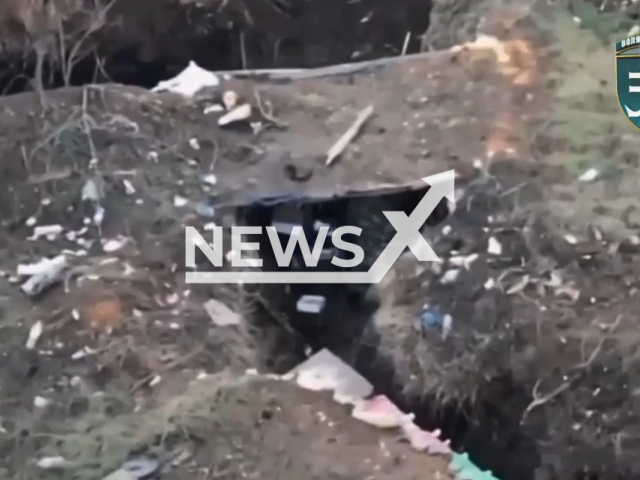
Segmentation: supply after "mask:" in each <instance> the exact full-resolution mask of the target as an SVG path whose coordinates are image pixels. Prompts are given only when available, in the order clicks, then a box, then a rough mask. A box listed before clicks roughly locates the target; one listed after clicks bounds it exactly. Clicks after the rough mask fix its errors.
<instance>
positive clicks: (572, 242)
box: [564, 234, 578, 245]
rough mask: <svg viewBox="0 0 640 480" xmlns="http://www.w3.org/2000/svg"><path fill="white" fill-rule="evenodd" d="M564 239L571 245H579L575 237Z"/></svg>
mask: <svg viewBox="0 0 640 480" xmlns="http://www.w3.org/2000/svg"><path fill="white" fill-rule="evenodd" d="M564 239H565V240H566V242H567V243H568V244H569V245H576V244H577V243H578V239H577V238H576V237H574V236H573V235H570V234H569V235H565V236H564Z"/></svg>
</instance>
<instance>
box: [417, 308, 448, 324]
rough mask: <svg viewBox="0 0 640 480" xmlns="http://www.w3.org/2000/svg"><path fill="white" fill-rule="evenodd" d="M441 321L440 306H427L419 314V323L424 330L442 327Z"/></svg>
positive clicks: (442, 318)
mask: <svg viewBox="0 0 640 480" xmlns="http://www.w3.org/2000/svg"><path fill="white" fill-rule="evenodd" d="M443 322H444V316H443V315H442V313H440V307H437V306H436V307H431V308H429V307H428V308H426V309H425V310H424V311H423V312H422V313H421V314H420V323H421V324H422V328H424V329H426V330H433V329H434V328H438V329H439V328H442V325H443Z"/></svg>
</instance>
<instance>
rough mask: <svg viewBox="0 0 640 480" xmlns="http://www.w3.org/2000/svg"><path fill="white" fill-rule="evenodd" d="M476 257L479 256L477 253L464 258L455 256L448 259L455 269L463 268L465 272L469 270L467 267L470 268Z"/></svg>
mask: <svg viewBox="0 0 640 480" xmlns="http://www.w3.org/2000/svg"><path fill="white" fill-rule="evenodd" d="M478 256H479V255H478V254H477V253H472V254H471V255H467V256H466V257H465V256H461V255H456V256H453V257H451V258H449V263H451V265H453V266H455V267H463V268H464V269H465V270H469V267H471V264H472V263H473V262H474V261H475V260H476V259H477V258H478Z"/></svg>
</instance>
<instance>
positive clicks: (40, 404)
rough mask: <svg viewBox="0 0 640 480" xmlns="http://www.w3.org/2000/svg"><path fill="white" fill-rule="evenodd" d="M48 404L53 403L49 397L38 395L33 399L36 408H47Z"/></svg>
mask: <svg viewBox="0 0 640 480" xmlns="http://www.w3.org/2000/svg"><path fill="white" fill-rule="evenodd" d="M48 405H51V400H49V399H48V398H44V397H41V396H39V395H38V396H36V397H35V398H34V399H33V406H34V407H36V408H45V407H46V406H48Z"/></svg>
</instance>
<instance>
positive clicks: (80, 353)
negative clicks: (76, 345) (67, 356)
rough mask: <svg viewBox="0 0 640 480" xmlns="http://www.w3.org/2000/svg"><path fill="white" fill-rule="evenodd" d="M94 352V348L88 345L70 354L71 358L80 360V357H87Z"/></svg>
mask: <svg viewBox="0 0 640 480" xmlns="http://www.w3.org/2000/svg"><path fill="white" fill-rule="evenodd" d="M94 353H96V350H92V349H91V348H89V347H84V348H83V349H82V350H78V351H77V352H76V353H74V354H73V355H71V359H72V360H80V359H81V358H84V357H87V356H89V355H93V354H94Z"/></svg>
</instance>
